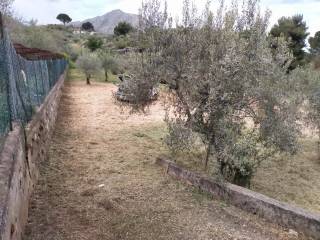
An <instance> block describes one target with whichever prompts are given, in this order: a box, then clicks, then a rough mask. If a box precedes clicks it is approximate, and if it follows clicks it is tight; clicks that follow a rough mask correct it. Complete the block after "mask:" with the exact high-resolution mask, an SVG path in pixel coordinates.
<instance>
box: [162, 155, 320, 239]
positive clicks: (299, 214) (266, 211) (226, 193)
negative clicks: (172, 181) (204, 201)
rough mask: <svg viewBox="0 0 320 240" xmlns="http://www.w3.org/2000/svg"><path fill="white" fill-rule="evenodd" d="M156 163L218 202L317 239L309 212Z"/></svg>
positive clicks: (315, 217)
mask: <svg viewBox="0 0 320 240" xmlns="http://www.w3.org/2000/svg"><path fill="white" fill-rule="evenodd" d="M156 163H157V164H158V165H160V166H163V167H165V168H166V171H167V174H169V175H170V176H173V177H175V178H177V179H179V180H182V181H183V182H185V183H187V184H190V185H193V186H195V187H198V188H199V189H201V190H202V191H205V192H208V193H210V194H212V195H213V196H215V197H218V198H219V199H221V200H224V201H227V202H229V203H230V204H232V205H234V206H236V207H239V208H241V209H243V210H245V211H248V212H250V213H253V214H256V215H258V216H260V217H262V218H265V219H266V220H268V221H270V222H272V223H276V224H278V225H280V226H283V227H287V228H292V229H295V230H297V231H298V232H301V233H303V234H305V235H306V236H310V237H312V238H314V239H316V240H320V215H319V214H314V213H311V212H309V211H306V210H304V209H302V208H298V207H294V206H291V205H289V204H286V203H283V202H280V201H277V200H275V199H272V198H269V197H267V196H265V195H262V194H259V193H256V192H253V191H251V190H248V189H246V188H242V187H239V186H236V185H233V184H229V183H223V184H219V183H216V182H214V181H213V180H211V179H209V178H205V177H202V176H200V175H197V174H195V173H193V172H190V171H188V170H185V169H182V168H180V167H179V166H177V165H176V164H174V163H173V162H171V161H170V160H166V159H162V158H158V159H157V160H156Z"/></svg>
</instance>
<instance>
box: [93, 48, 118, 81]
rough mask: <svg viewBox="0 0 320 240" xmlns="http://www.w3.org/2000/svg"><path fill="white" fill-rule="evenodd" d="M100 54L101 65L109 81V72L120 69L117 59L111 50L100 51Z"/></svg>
mask: <svg viewBox="0 0 320 240" xmlns="http://www.w3.org/2000/svg"><path fill="white" fill-rule="evenodd" d="M98 56H99V58H100V61H101V65H102V68H103V70H104V73H105V80H106V82H108V81H109V75H108V72H109V71H111V72H114V73H116V72H117V70H118V64H117V60H116V58H115V57H114V56H113V55H112V54H111V52H109V51H100V52H99V55H98Z"/></svg>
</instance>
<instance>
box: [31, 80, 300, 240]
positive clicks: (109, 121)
mask: <svg viewBox="0 0 320 240" xmlns="http://www.w3.org/2000/svg"><path fill="white" fill-rule="evenodd" d="M115 90H116V89H115V86H114V85H111V84H103V83H93V85H92V86H86V85H85V83H84V82H79V81H78V82H77V81H73V82H69V83H67V85H66V87H65V89H64V94H63V98H62V102H61V107H60V111H59V118H58V122H57V127H56V131H55V133H54V138H53V141H52V143H51V147H50V152H49V153H50V158H49V159H48V161H46V162H44V163H42V164H41V169H40V170H41V177H40V181H39V184H38V185H37V187H36V192H35V194H34V197H33V200H32V204H31V211H30V220H29V224H28V228H27V235H26V238H25V239H27V240H28V239H30V240H59V239H63V240H71V239H77V240H85V239H88V240H89V239H90V240H93V239H94V240H102V239H103V240H109V239H110V240H111V239H115V240H120V239H132V240H137V239H144V240H145V239H150V240H151V239H166V240H167V239H190V240H195V239H201V240H205V239H208V240H209V239H219V240H220V239H221V240H223V239H230V240H231V239H255V240H259V239H275V240H276V239H277V240H278V239H295V238H294V237H293V236H289V235H288V233H287V231H285V230H283V229H281V228H279V227H276V226H274V225H271V224H268V223H266V222H264V221H263V220H262V219H259V218H257V217H256V216H253V215H250V214H247V213H245V212H243V211H241V210H239V209H236V208H234V207H232V206H228V205H226V204H224V203H222V202H219V201H215V200H212V199H211V198H210V197H209V196H207V195H206V194H203V193H200V192H198V190H196V189H193V188H191V187H189V186H185V185H183V184H180V183H179V182H177V181H175V180H173V179H171V178H170V177H168V176H167V175H166V174H165V172H164V171H163V170H162V169H161V168H159V167H157V166H156V165H155V164H154V160H155V158H156V157H157V156H159V155H162V154H167V153H168V152H167V149H166V148H165V147H164V146H163V145H162V138H163V137H164V135H165V131H164V124H163V122H162V118H163V110H162V106H161V105H160V104H158V103H157V104H156V105H155V106H153V107H152V108H151V109H150V115H148V116H142V115H141V116H137V115H135V116H129V115H128V113H126V112H124V113H122V114H121V113H120V112H119V109H118V107H117V106H116V105H115V104H114V102H113V99H112V91H115ZM300 239H303V238H300Z"/></svg>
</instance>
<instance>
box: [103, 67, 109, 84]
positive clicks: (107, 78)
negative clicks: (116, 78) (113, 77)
mask: <svg viewBox="0 0 320 240" xmlns="http://www.w3.org/2000/svg"><path fill="white" fill-rule="evenodd" d="M104 75H105V77H106V82H108V81H109V76H108V71H107V70H104Z"/></svg>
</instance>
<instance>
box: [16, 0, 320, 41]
mask: <svg viewBox="0 0 320 240" xmlns="http://www.w3.org/2000/svg"><path fill="white" fill-rule="evenodd" d="M215 1H217V0H212V2H215ZM260 1H261V5H262V8H263V9H266V8H268V9H270V10H271V11H272V17H271V20H270V26H272V25H274V24H275V23H276V22H277V19H279V18H280V17H282V16H292V15H294V14H303V16H304V19H305V20H306V22H307V26H308V27H309V32H310V33H311V35H314V33H315V32H316V31H320V0H260ZM194 2H195V3H196V5H197V6H198V7H199V8H200V9H202V8H203V6H204V4H205V2H206V0H194ZM239 2H242V0H239ZM181 3H182V0H168V5H169V12H170V13H171V15H172V16H173V18H174V19H175V18H176V16H179V15H180V12H181V9H182V7H181V5H182V4H181ZM140 6H141V0H15V3H14V9H15V12H16V14H18V16H21V17H23V19H25V20H30V19H37V20H38V23H39V24H48V23H58V21H57V20H56V16H57V15H58V14H59V13H61V12H63V13H67V14H69V15H70V17H71V18H72V19H73V20H74V21H78V20H81V21H82V20H85V19H88V18H92V17H96V16H100V15H103V14H105V13H107V12H109V11H112V10H115V9H121V10H122V11H124V12H128V13H138V9H139V7H140Z"/></svg>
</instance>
